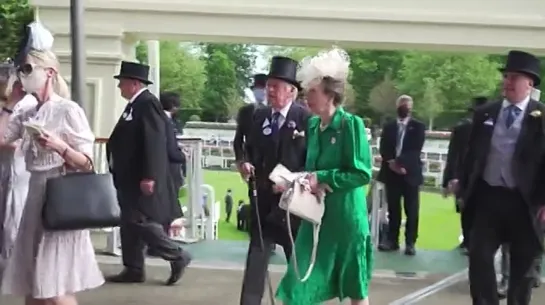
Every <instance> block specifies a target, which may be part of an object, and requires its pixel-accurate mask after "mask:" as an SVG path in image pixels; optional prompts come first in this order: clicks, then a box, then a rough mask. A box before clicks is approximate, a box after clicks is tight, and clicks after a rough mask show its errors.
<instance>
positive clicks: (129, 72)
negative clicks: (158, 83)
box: [114, 61, 153, 85]
mask: <svg viewBox="0 0 545 305" xmlns="http://www.w3.org/2000/svg"><path fill="white" fill-rule="evenodd" d="M148 75H149V66H148V65H144V64H140V63H137V62H130V61H122V62H121V70H120V71H119V74H118V75H116V76H114V78H115V79H121V78H129V79H136V80H139V81H141V82H142V83H144V84H146V85H151V84H153V82H152V81H150V80H149V79H148Z"/></svg>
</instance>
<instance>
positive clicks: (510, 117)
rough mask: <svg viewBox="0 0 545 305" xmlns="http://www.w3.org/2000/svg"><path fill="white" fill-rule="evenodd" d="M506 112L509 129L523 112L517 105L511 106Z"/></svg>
mask: <svg viewBox="0 0 545 305" xmlns="http://www.w3.org/2000/svg"><path fill="white" fill-rule="evenodd" d="M505 110H506V111H507V117H506V118H505V126H507V128H510V127H511V125H513V123H514V122H515V120H516V119H517V117H518V116H519V114H520V112H521V110H520V108H519V107H517V106H515V105H510V106H508V107H507V108H505Z"/></svg>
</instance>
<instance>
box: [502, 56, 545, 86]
mask: <svg viewBox="0 0 545 305" xmlns="http://www.w3.org/2000/svg"><path fill="white" fill-rule="evenodd" d="M540 66H541V64H540V62H539V59H538V58H537V57H535V56H534V55H532V54H530V53H526V52H523V51H510V52H509V54H508V55H507V63H506V64H505V67H503V68H501V69H500V71H501V72H518V73H523V74H526V75H528V76H529V77H531V78H532V79H533V80H534V87H537V86H539V84H540V83H541V77H540V76H539V73H540V72H541V67H540Z"/></svg>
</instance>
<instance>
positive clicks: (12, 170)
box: [0, 94, 38, 283]
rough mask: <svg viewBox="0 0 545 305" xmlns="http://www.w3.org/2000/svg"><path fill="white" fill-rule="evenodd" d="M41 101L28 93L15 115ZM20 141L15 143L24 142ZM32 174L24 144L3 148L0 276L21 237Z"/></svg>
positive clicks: (0, 171)
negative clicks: (26, 162)
mask: <svg viewBox="0 0 545 305" xmlns="http://www.w3.org/2000/svg"><path fill="white" fill-rule="evenodd" d="M37 104H38V102H37V101H36V98H34V96H32V95H30V94H28V95H26V96H25V97H24V98H23V99H22V100H20V101H19V102H18V103H17V104H15V107H13V114H12V116H15V115H18V114H19V113H22V112H24V111H26V110H28V109H31V108H35V107H36V105H37ZM19 142H20V141H16V142H15V143H16V144H20V143H19ZM29 178H30V173H29V172H27V170H26V166H25V156H24V152H23V151H22V150H21V145H17V146H16V148H15V150H2V151H0V179H1V180H0V196H1V197H0V199H1V200H2V202H0V223H2V224H3V226H0V280H1V279H2V278H1V277H2V274H3V270H4V266H5V265H6V263H7V260H8V259H9V257H10V256H11V252H12V250H13V247H14V245H15V239H16V238H17V231H18V230H19V223H20V221H21V215H22V214H23V209H24V206H25V202H26V196H27V194H28V181H29ZM0 283H1V282H0Z"/></svg>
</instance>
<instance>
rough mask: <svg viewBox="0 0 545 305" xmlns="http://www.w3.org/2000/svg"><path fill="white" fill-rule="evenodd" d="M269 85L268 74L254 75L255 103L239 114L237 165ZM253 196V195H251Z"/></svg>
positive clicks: (236, 144) (239, 111)
mask: <svg viewBox="0 0 545 305" xmlns="http://www.w3.org/2000/svg"><path fill="white" fill-rule="evenodd" d="M266 85H267V75H266V74H256V75H254V84H253V85H252V87H251V89H252V92H253V94H254V97H255V103H251V104H247V105H244V106H242V107H241V108H240V109H239V110H238V114H237V129H236V131H235V138H234V139H233V150H234V151H235V160H236V161H237V165H240V164H242V161H244V156H245V153H246V147H245V146H246V141H247V138H248V134H249V133H250V128H251V127H252V120H253V116H254V111H255V109H256V107H260V106H264V105H263V104H264V103H265V87H266ZM250 197H251V196H250Z"/></svg>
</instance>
